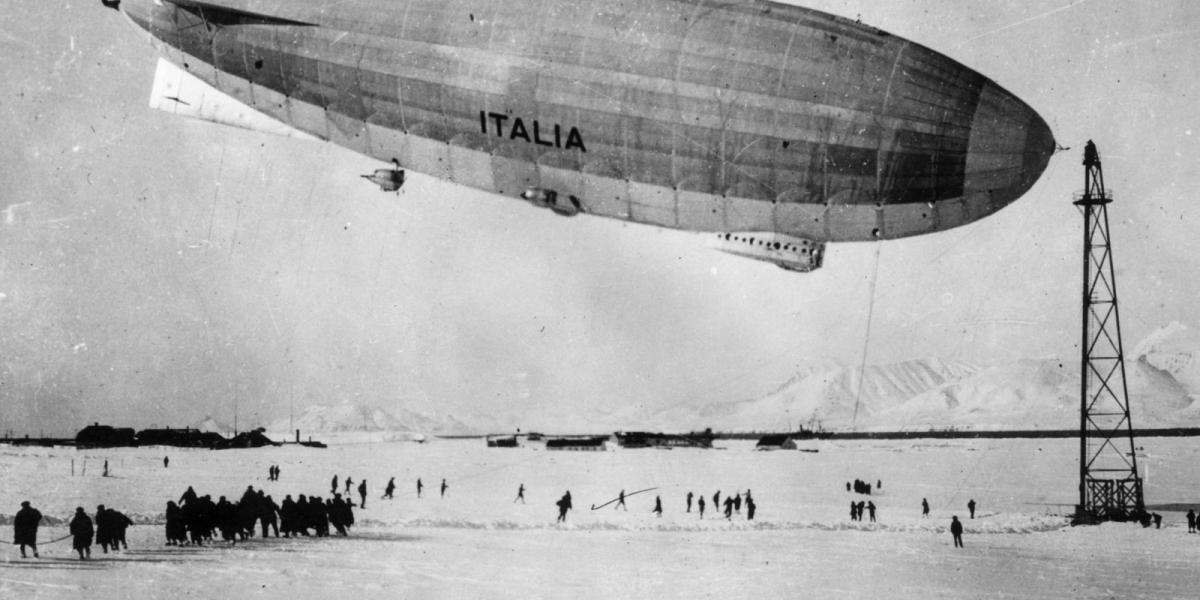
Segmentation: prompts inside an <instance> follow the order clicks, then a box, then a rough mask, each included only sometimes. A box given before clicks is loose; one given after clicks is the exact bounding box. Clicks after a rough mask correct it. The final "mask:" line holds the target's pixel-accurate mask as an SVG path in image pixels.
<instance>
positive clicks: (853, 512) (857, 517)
mask: <svg viewBox="0 0 1200 600" xmlns="http://www.w3.org/2000/svg"><path fill="white" fill-rule="evenodd" d="M864 509H866V511H867V515H869V516H870V519H871V522H872V523H874V522H875V502H874V501H868V502H863V501H862V500H859V501H858V502H855V501H853V500H851V501H850V520H851V521H861V520H862V519H863V510H864Z"/></svg>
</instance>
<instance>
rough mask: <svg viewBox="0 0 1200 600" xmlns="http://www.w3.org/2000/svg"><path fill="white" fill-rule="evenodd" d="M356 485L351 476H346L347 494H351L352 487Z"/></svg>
mask: <svg viewBox="0 0 1200 600" xmlns="http://www.w3.org/2000/svg"><path fill="white" fill-rule="evenodd" d="M352 485H354V479H353V478H352V477H350V476H349V475H347V476H346V493H347V494H349V493H350V486H352Z"/></svg>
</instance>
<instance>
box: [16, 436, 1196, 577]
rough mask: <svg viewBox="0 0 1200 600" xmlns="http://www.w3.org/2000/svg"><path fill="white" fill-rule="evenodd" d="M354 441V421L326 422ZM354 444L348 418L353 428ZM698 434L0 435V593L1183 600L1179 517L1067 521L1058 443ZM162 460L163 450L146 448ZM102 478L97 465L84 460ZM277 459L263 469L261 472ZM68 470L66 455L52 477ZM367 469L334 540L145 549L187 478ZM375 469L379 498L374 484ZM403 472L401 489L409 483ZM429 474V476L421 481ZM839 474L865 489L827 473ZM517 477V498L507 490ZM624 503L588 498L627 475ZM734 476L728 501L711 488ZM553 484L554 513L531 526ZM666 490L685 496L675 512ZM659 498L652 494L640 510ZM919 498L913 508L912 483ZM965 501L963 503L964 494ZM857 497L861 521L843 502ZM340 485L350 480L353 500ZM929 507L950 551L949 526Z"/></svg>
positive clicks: (1062, 447) (1164, 441)
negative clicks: (203, 444) (86, 440)
mask: <svg viewBox="0 0 1200 600" xmlns="http://www.w3.org/2000/svg"><path fill="white" fill-rule="evenodd" d="M346 439H355V438H346ZM357 439H359V440H370V439H372V438H371V437H370V436H365V437H360V438H357ZM1138 443H1139V445H1140V446H1142V447H1143V451H1142V452H1143V453H1144V457H1142V458H1141V464H1142V465H1143V471H1144V472H1146V473H1148V482H1147V502H1148V503H1149V504H1150V505H1151V507H1152V508H1153V505H1156V504H1167V503H1187V502H1191V501H1192V500H1193V498H1194V496H1193V495H1192V494H1193V489H1194V485H1193V482H1194V481H1195V478H1196V474H1197V469H1196V468H1195V467H1194V465H1198V464H1200V462H1198V460H1200V452H1197V448H1196V446H1197V444H1196V443H1195V441H1194V440H1191V439H1187V438H1152V439H1145V440H1139V442H1138ZM717 445H718V446H719V448H718V449H714V450H697V449H680V450H669V451H668V450H614V451H608V452H554V451H546V450H545V449H544V448H540V447H525V448H516V449H501V448H486V447H485V444H484V442H483V440H478V439H473V440H444V439H436V438H435V439H432V440H430V441H429V442H428V443H424V444H417V443H412V442H376V441H360V442H358V443H347V442H345V441H343V443H338V444H333V445H331V446H330V447H329V448H328V449H310V448H303V447H294V446H288V447H280V448H263V449H255V450H227V451H208V450H183V449H177V448H161V447H155V448H137V449H111V450H74V449H69V448H14V447H10V446H0V523H3V524H4V527H5V534H4V536H3V537H2V538H0V539H3V540H5V541H6V542H7V541H10V540H11V539H12V538H11V522H12V516H13V514H14V513H15V512H16V510H17V509H18V508H19V505H20V502H21V500H24V499H28V500H30V501H31V502H33V504H34V506H35V507H36V508H38V509H40V510H41V511H42V513H43V514H44V515H45V516H46V521H45V523H44V524H43V527H42V530H41V531H40V532H39V539H40V540H41V541H42V543H43V545H42V547H41V553H42V558H41V559H38V560H34V559H24V560H23V559H21V558H20V556H19V553H18V552H17V549H16V548H15V547H13V546H11V545H8V544H7V543H5V544H4V545H2V546H0V598H17V597H22V598H67V597H72V598H74V597H79V596H80V593H81V592H82V593H83V594H84V595H86V596H87V597H88V598H89V599H106V598H132V597H138V598H166V597H185V596H186V597H199V598H226V597H238V598H246V597H257V598H284V597H286V598H290V599H295V600H299V599H306V598H313V599H323V598H331V597H335V596H336V597H350V598H397V597H403V598H565V597H569V596H575V597H583V598H627V597H661V598H707V597H720V598H745V597H753V596H756V595H760V594H762V595H766V594H780V593H784V594H788V595H791V596H798V597H814V598H825V597H838V598H868V597H869V598H970V597H996V598H1063V597H1072V598H1137V597H1145V598H1173V597H1174V598H1194V597H1195V596H1196V593H1195V590H1194V581H1195V577H1194V572H1195V570H1196V568H1197V565H1200V535H1195V536H1193V535H1189V534H1188V533H1187V527H1186V523H1184V522H1183V515H1182V513H1179V512H1166V511H1161V510H1160V511H1158V512H1160V513H1162V514H1163V515H1164V517H1165V519H1164V526H1163V529H1162V530H1154V529H1143V528H1141V527H1140V526H1136V525H1124V524H1109V525H1104V526H1099V527H1083V528H1072V527H1069V526H1067V524H1066V519H1065V518H1064V517H1063V516H1061V515H1063V514H1065V513H1067V512H1068V511H1069V510H1070V506H1069V505H1070V504H1071V503H1073V501H1074V489H1075V482H1076V478H1077V477H1078V471H1077V469H1078V467H1077V464H1076V463H1075V462H1074V460H1075V457H1076V456H1077V452H1078V448H1077V446H1076V445H1075V443H1074V442H1072V441H1071V440H978V441H976V440H972V441H940V440H939V441H930V442H921V441H916V442H914V441H904V442H829V441H824V442H808V443H806V444H805V447H807V448H810V449H817V450H819V452H818V453H810V452H797V451H776V452H756V451H754V450H753V443H750V442H734V441H730V442H721V441H718V443H717ZM163 456H170V458H171V463H170V468H163V465H162V458H163ZM105 460H107V461H108V463H109V470H110V475H111V476H110V477H102V476H101V472H102V470H103V463H104V461H105ZM272 464H278V465H280V467H281V469H282V475H281V478H280V481H277V482H270V481H267V477H266V475H267V468H268V466H270V465H272ZM72 468H74V475H72ZM335 474H336V475H338V478H339V485H340V486H344V481H345V478H346V476H347V475H348V476H350V477H352V478H353V479H354V487H357V485H358V481H360V479H362V478H364V477H365V478H366V479H367V482H368V483H367V485H368V488H369V494H368V499H367V506H366V509H356V511H355V516H356V518H357V519H358V525H357V526H356V527H355V528H354V529H353V530H352V531H351V537H349V538H325V539H320V540H318V539H296V540H290V539H283V538H279V539H275V538H270V539H266V540H263V539H261V538H253V539H251V540H249V541H247V542H245V543H239V544H238V545H236V546H234V547H227V546H226V545H225V544H223V543H216V544H214V545H213V546H211V547H204V548H194V547H183V548H177V547H169V546H164V545H163V541H164V538H163V526H162V523H163V520H164V519H163V513H164V508H165V505H166V502H167V501H168V500H178V498H179V495H180V494H181V493H182V492H183V490H184V489H186V488H187V486H188V485H192V486H194V487H195V489H196V491H197V492H199V493H201V494H206V493H207V494H211V495H213V497H214V499H215V498H216V497H217V496H220V495H225V496H229V497H240V495H241V493H242V491H244V490H245V488H246V486H247V485H252V486H254V487H255V489H259V488H262V489H265V490H266V491H267V493H269V494H271V495H272V496H273V497H274V498H275V499H276V500H277V501H278V500H281V499H282V498H283V496H284V495H285V494H289V493H290V494H292V495H293V497H294V496H295V495H297V494H302V493H303V494H308V495H320V496H327V495H328V492H329V486H330V479H331V478H332V477H333V475H335ZM389 477H395V479H396V484H397V490H396V498H395V499H394V500H384V499H380V495H381V494H382V493H383V488H384V485H385V484H386V482H387V480H388V478H389ZM418 477H420V478H421V479H422V481H423V483H424V484H425V489H424V494H423V497H422V498H420V499H418V498H417V497H416V490H415V482H416V480H417V478H418ZM442 478H445V479H446V481H447V484H448V489H447V492H446V495H445V497H444V498H442V497H439V490H438V487H439V485H440V483H441V480H442ZM855 478H859V479H863V480H865V481H869V482H871V483H872V484H874V483H875V482H876V481H877V480H881V481H882V483H883V487H882V490H876V493H874V494H873V495H871V496H860V495H857V494H851V493H847V492H846V489H845V484H846V482H847V481H852V480H853V479H855ZM519 484H524V485H525V488H526V492H525V496H526V500H527V504H520V503H514V502H513V500H514V498H515V496H516V491H517V486H518V485H519ZM651 487H653V488H656V489H654V490H652V491H649V492H644V493H641V494H637V495H632V496H630V497H629V499H628V511H622V510H614V507H613V506H608V507H605V508H603V509H600V510H595V511H592V510H590V509H589V507H590V506H591V505H593V504H601V503H604V502H607V501H608V500H611V499H613V498H614V497H615V496H616V495H617V493H618V492H619V491H620V490H622V489H624V490H626V492H633V491H635V490H640V489H643V488H651ZM747 489H749V490H751V491H752V493H753V495H754V498H755V500H756V502H757V504H758V514H757V515H756V518H755V520H754V521H748V520H746V518H745V507H744V506H743V509H742V512H741V513H740V514H735V515H734V517H733V519H732V520H728V521H727V520H726V519H724V518H723V517H718V515H717V514H716V513H715V512H714V511H713V507H712V506H711V502H712V495H713V493H714V492H716V491H718V490H720V491H721V496H722V499H723V498H724V497H725V496H726V495H727V494H731V493H736V492H740V493H742V494H743V495H744V494H745V493H746V490H747ZM566 490H570V491H571V495H572V497H573V501H574V506H575V510H573V511H571V513H570V514H569V515H568V518H567V523H566V524H565V525H559V524H556V523H555V516H556V509H555V506H554V503H555V501H556V500H557V499H558V498H559V497H560V496H561V495H562V494H563V492H564V491H566ZM688 491H693V492H695V493H696V494H697V495H698V496H699V495H703V496H704V497H705V499H706V501H707V502H708V503H709V507H708V510H707V512H706V514H705V516H704V518H703V519H700V518H699V516H698V514H697V513H696V508H695V507H693V511H692V512H691V513H688V512H686V510H685V500H684V499H685V496H686V494H687V492H688ZM656 495H658V496H661V498H662V501H663V507H664V514H663V516H662V517H661V518H656V517H655V516H654V515H653V514H651V512H650V510H651V508H652V507H653V505H654V498H655V496H656ZM922 498H928V500H929V503H930V505H931V507H932V515H931V518H929V519H923V518H921V514H920V503H921V499H922ZM972 498H973V499H974V500H975V501H976V502H977V503H978V509H977V514H976V518H975V519H974V520H971V519H968V518H967V514H966V513H967V511H966V503H967V501H968V500H969V499H972ZM852 499H854V500H858V499H861V500H870V501H873V502H874V503H875V504H876V505H877V506H878V522H877V523H874V524H872V523H869V522H851V521H850V520H849V518H848V517H849V503H850V501H851V500H852ZM356 500H357V497H356ZM97 504H105V505H107V506H110V507H113V508H116V509H118V510H121V511H123V512H125V513H126V514H128V515H129V516H130V517H131V518H133V520H134V521H135V522H136V523H137V524H138V525H137V526H135V527H134V528H132V529H131V530H130V540H129V541H130V550H129V551H128V552H121V553H115V554H107V555H105V554H102V553H100V550H99V548H98V547H96V548H94V549H93V550H94V554H93V557H94V559H95V560H93V561H91V562H85V563H81V562H80V561H78V560H76V559H75V558H73V553H72V552H71V550H70V543H69V540H68V541H61V542H56V543H50V544H47V543H46V542H48V541H49V540H53V539H55V538H59V537H62V536H64V535H66V528H65V521H66V519H67V518H68V517H69V516H70V515H71V513H72V512H73V511H74V508H75V507H76V506H83V507H84V508H85V509H86V510H87V511H88V513H89V514H92V513H94V511H95V507H96V505H97ZM951 515H958V516H959V518H960V519H962V520H964V523H965V525H966V535H965V543H966V548H964V549H955V548H953V547H952V546H951V540H950V535H949V533H947V530H948V525H949V521H950V516H951Z"/></svg>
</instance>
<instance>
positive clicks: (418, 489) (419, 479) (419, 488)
mask: <svg viewBox="0 0 1200 600" xmlns="http://www.w3.org/2000/svg"><path fill="white" fill-rule="evenodd" d="M423 487H425V486H424V485H422V484H421V478H420V477H418V478H417V497H418V498H420V497H421V488H423Z"/></svg>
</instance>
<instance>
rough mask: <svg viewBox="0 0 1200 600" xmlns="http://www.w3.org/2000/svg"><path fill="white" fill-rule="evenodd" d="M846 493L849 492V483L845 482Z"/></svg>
mask: <svg viewBox="0 0 1200 600" xmlns="http://www.w3.org/2000/svg"><path fill="white" fill-rule="evenodd" d="M846 491H847V492H848V491H850V482H849V481H847V482H846Z"/></svg>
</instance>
